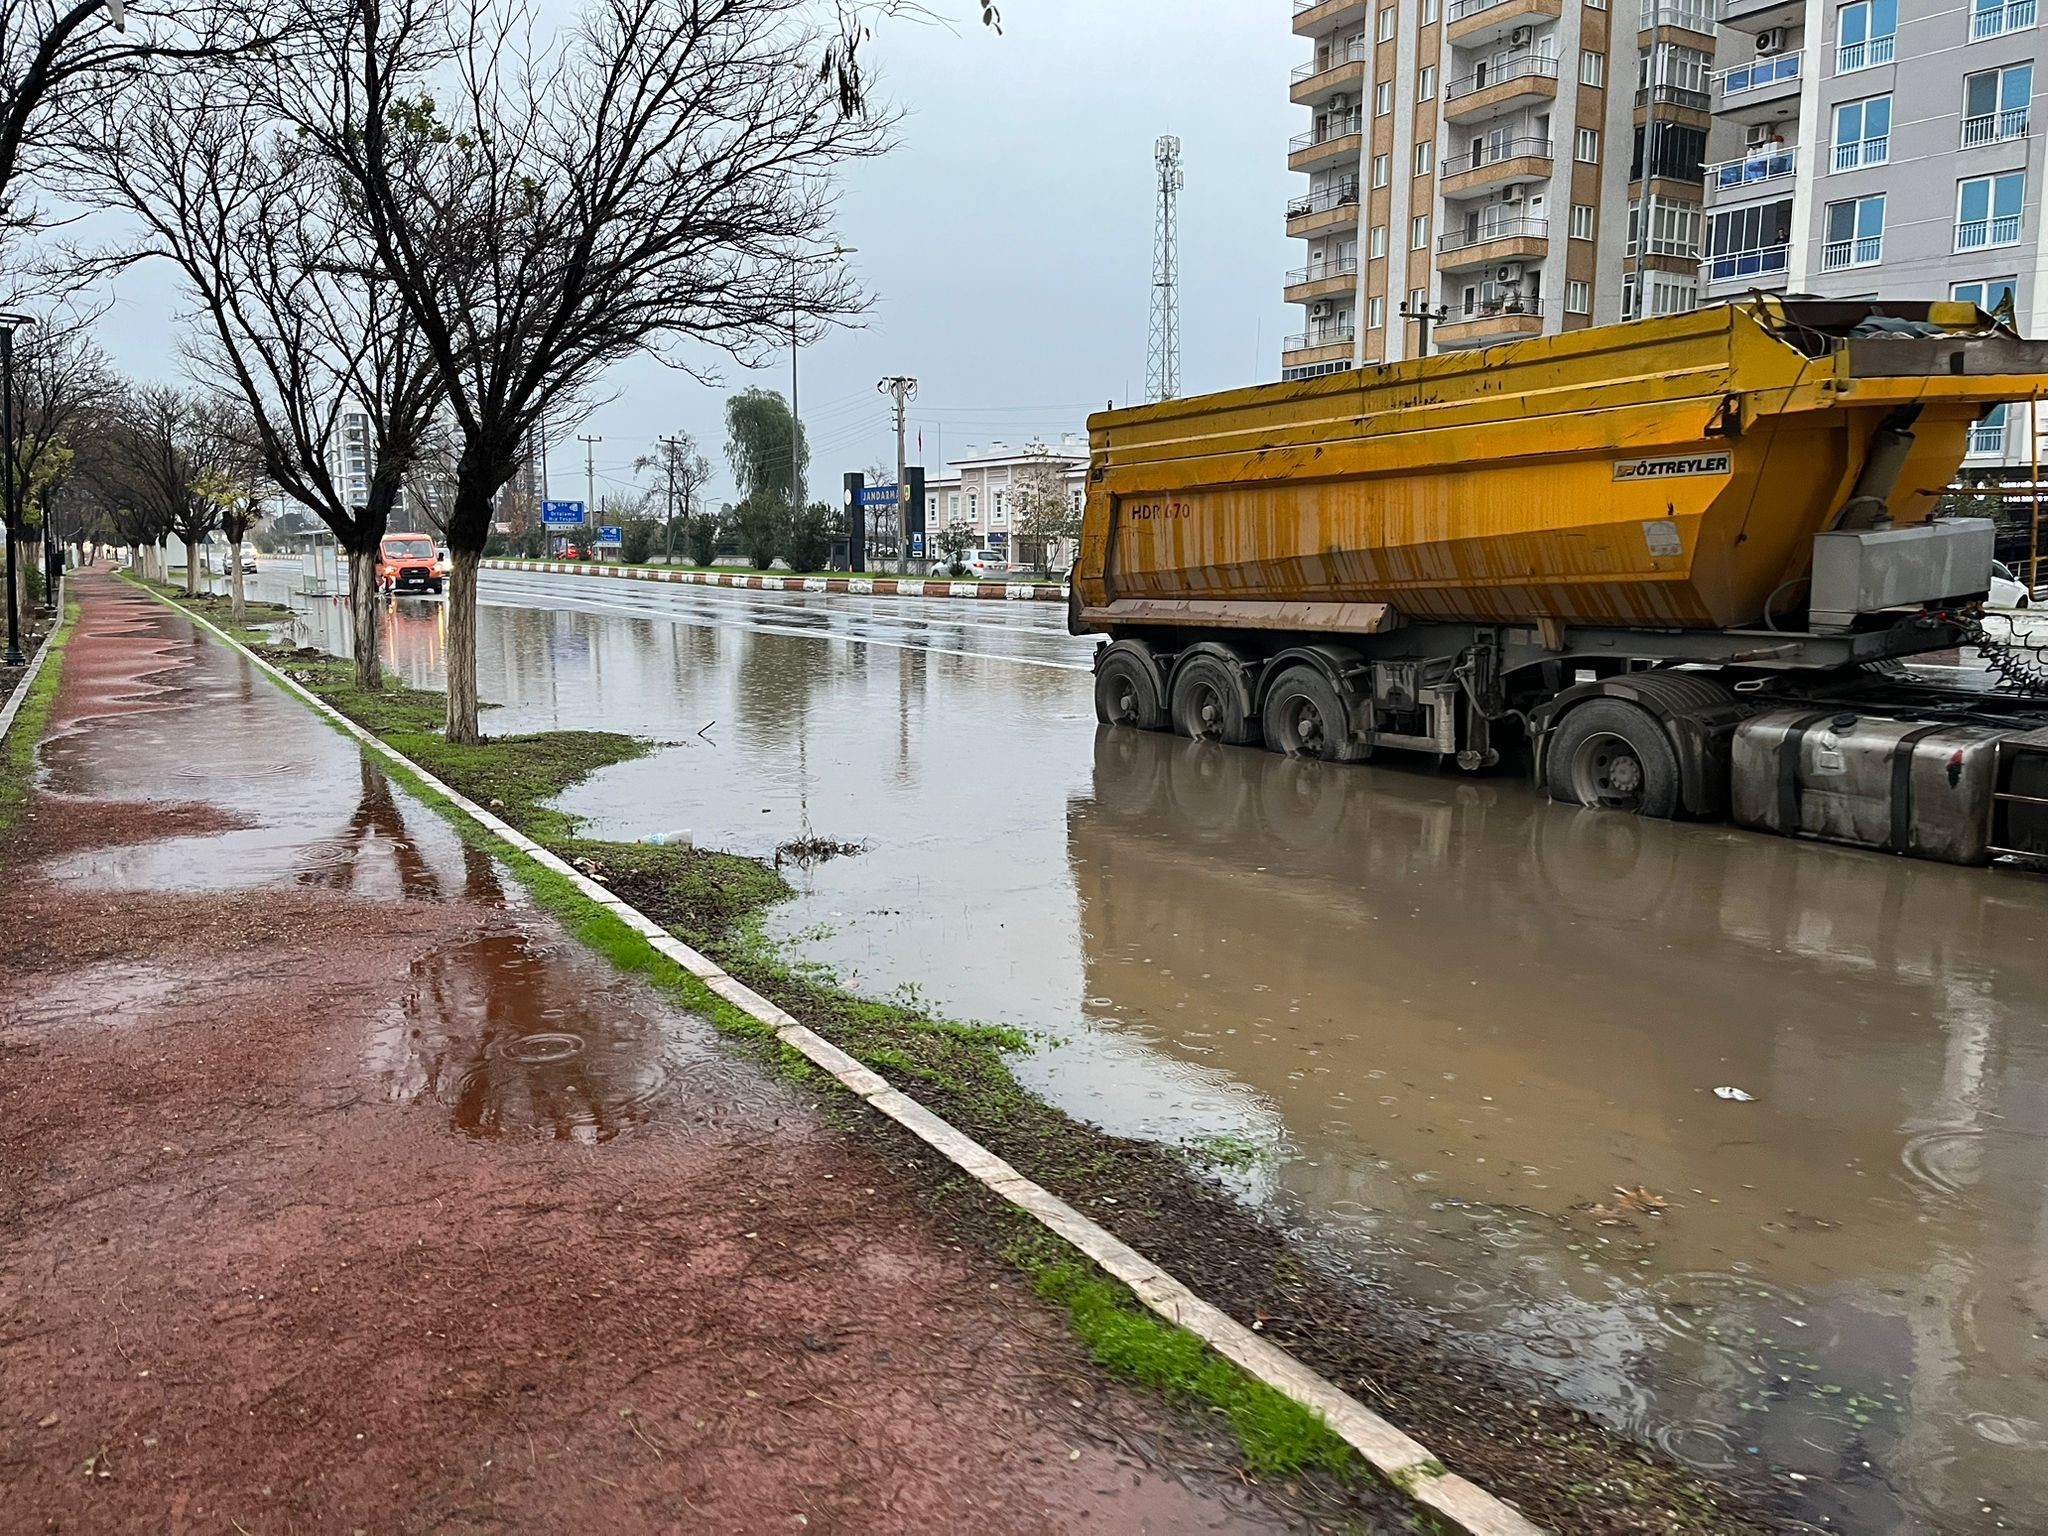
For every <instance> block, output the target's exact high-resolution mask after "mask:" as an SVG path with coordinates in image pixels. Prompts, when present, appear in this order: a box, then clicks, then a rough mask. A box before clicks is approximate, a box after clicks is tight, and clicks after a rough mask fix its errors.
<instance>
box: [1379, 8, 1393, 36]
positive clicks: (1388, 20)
mask: <svg viewBox="0 0 2048 1536" xmlns="http://www.w3.org/2000/svg"><path fill="white" fill-rule="evenodd" d="M1395 20H1396V13H1395V11H1394V8H1393V7H1392V6H1391V5H1389V6H1384V7H1382V8H1381V10H1380V31H1379V40H1380V41H1381V42H1383V43H1387V42H1392V41H1393V39H1394V22H1395Z"/></svg>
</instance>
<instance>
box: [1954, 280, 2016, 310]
mask: <svg viewBox="0 0 2048 1536" xmlns="http://www.w3.org/2000/svg"><path fill="white" fill-rule="evenodd" d="M2019 283H2020V280H2019V279H2018V278H2016V277H1987V278H1985V279H1984V280H1983V281H1982V282H1981V283H1957V284H1956V285H1955V286H1954V287H1952V288H1950V289H1949V291H1948V296H1949V297H1950V298H1952V299H1958V300H1960V301H1961V302H1963V303H1965V304H1974V305H1976V306H1977V307H1978V308H1979V309H1981V310H1983V311H1984V313H1985V314H1987V315H1989V314H1994V313H1996V312H1997V310H1998V307H1999V306H2000V305H2001V304H2008V305H2012V306H2014V308H2015V309H2016V308H2017V307H2018V304H2019Z"/></svg>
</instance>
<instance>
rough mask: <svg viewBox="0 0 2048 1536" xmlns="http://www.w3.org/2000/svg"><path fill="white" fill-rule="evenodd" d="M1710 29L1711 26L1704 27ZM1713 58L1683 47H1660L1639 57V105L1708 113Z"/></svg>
mask: <svg viewBox="0 0 2048 1536" xmlns="http://www.w3.org/2000/svg"><path fill="white" fill-rule="evenodd" d="M1703 25H1705V26H1707V27H1709V28H1711V26H1712V23H1710V22H1709V23H1703ZM1713 74H1714V59H1713V55H1712V54H1709V53H1706V52H1704V51H1703V50H1701V49H1698V48H1688V47H1686V46H1684V45H1683V44H1682V43H1659V44H1657V46H1656V47H1655V48H1652V49H1649V50H1647V51H1645V52H1643V53H1641V54H1639V55H1637V57H1636V90H1637V92H1638V93H1639V94H1638V96H1637V98H1636V101H1637V104H1638V105H1642V104H1643V103H1645V102H1647V101H1650V100H1652V99H1654V100H1657V101H1661V102H1668V103H1671V104H1673V105H1675V106H1681V107H1690V108H1693V109H1694V110H1696V111H1700V112H1704V111H1706V109H1707V107H1708V105H1709V103H1710V102H1711V100H1712V98H1711V97H1710V96H1709V94H1708V86H1709V85H1710V83H1711V82H1712V79H1713Z"/></svg>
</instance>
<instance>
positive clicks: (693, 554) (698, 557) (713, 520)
mask: <svg viewBox="0 0 2048 1536" xmlns="http://www.w3.org/2000/svg"><path fill="white" fill-rule="evenodd" d="M683 555H684V558H685V559H687V560H688V561H689V562H690V564H692V565H709V564H711V563H712V561H713V560H715V559H717V558H718V517H717V515H716V514H715V513H711V512H699V513H697V514H696V516H694V517H686V518H684V519H683Z"/></svg>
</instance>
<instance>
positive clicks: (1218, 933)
mask: <svg viewBox="0 0 2048 1536" xmlns="http://www.w3.org/2000/svg"><path fill="white" fill-rule="evenodd" d="M298 579H299V576H298V572H297V571H296V569H295V568H290V567H285V568H278V567H272V568H270V569H269V570H268V571H267V572H266V575H265V576H264V577H263V578H261V579H260V581H259V583H258V585H259V586H260V587H267V588H268V589H269V590H270V592H273V593H281V592H283V591H284V590H285V588H286V587H287V586H290V585H292V584H294V583H295V582H296V581H297V580H298ZM482 590H483V602H484V609H483V615H482V642H483V643H482V649H481V659H480V678H481V687H482V692H483V695H484V697H485V698H486V699H487V700H492V701H495V702H497V703H499V704H501V705H502V706H503V708H502V709H500V710H498V711H494V712H493V713H492V715H491V718H490V728H492V729H500V730H518V729H527V728H533V729H545V728H549V727H557V726H560V727H603V728H610V729H618V730H629V731H635V732H640V733H643V734H646V735H650V736H653V737H656V738H658V739H660V740H662V741H665V742H668V743H672V745H670V746H668V747H666V748H665V749H664V750H662V751H660V752H658V753H656V754H654V755H652V756H650V757H648V758H644V759H642V760H640V761H638V762H634V763H628V764H623V765H621V766H619V767H617V768H614V769H610V770H607V771H606V772H604V773H603V774H601V775H599V776H598V777H597V778H595V779H594V780H592V781H591V782H589V783H587V784H585V785H584V786H582V787H580V788H579V789H578V790H576V791H574V792H573V793H572V794H571V795H570V796H569V797H568V799H567V801H566V802H565V803H566V804H567V805H568V807H569V808H570V809H572V810H574V811H577V812H578V813H580V814H583V815H585V816H588V817H590V818H591V821H592V826H593V830H594V831H596V832H597V833H599V834H600V835H607V836H619V837H634V836H641V835H645V834H648V833H652V832H657V831H669V830H675V829H681V828H688V829H689V830H691V831H692V832H693V833H694V835H695V836H696V838H697V839H698V841H699V842H701V843H703V844H706V845H709V846H721V847H731V848H735V849H738V850H740V851H743V852H750V853H757V854H765V853H768V852H770V851H771V850H772V849H773V848H774V846H775V845H776V844H777V843H779V842H781V841H784V840H786V839H788V838H790V837H793V836H796V835H799V834H800V833H801V832H802V831H804V830H806V829H809V830H812V831H816V832H818V833H821V834H824V835H826V836H829V837H834V838H841V839H846V840H852V841H862V840H864V841H866V842H867V843H868V844H869V851H868V852H867V853H865V854H863V855H861V856H860V857H858V858H852V859H844V860H839V861H835V862H833V863H830V864H827V865H824V866H822V867H820V868H818V869H816V870H814V871H812V872H811V873H810V874H809V875H808V876H807V877H804V879H805V882H806V884H805V890H804V892H803V894H802V895H801V896H800V898H799V899H798V900H797V901H795V902H793V903H790V904H789V905H788V906H786V907H784V908H782V909H780V910H779V911H778V912H777V914H776V916H775V927H776V929H777V931H778V932H780V933H782V934H784V935H785V936H790V937H793V938H794V939H795V940H796V941H797V944H798V947H799V948H800V949H801V950H802V951H803V952H804V953H805V954H807V955H808V956H810V957H812V958H815V959H817V960H819V961H821V962H822V963H825V964H827V965H830V966H831V967H833V968H834V970H835V971H836V972H837V973H838V974H839V975H841V976H842V977H843V978H844V979H846V980H847V981H848V982H849V983H850V984H852V985H855V986H857V987H859V988H861V989H863V990H866V991H869V992H874V993H884V992H890V991H894V990H897V989H899V988H905V987H908V988H914V989H916V991H917V992H918V993H919V994H920V995H921V996H922V997H924V998H926V999H927V1000H929V1001H930V1002H931V1003H932V1004H934V1005H935V1006H937V1007H939V1008H942V1009H944V1010H947V1011H949V1012H952V1013H954V1014H957V1015H960V1016H970V1017H977V1018H985V1019H992V1020H1000V1021H1002V1022H1006V1023H1011V1024H1016V1025H1019V1026H1021V1027H1024V1028H1026V1029H1028V1030H1031V1031H1033V1032H1035V1033H1036V1034H1038V1035H1040V1036H1041V1037H1042V1038H1043V1040H1044V1041H1045V1044H1044V1045H1043V1046H1042V1047H1041V1048H1040V1049H1039V1050H1038V1051H1036V1052H1035V1053H1034V1054H1033V1055H1031V1056H1030V1057H1028V1058H1026V1059H1025V1060H1024V1061H1023V1062H1022V1063H1021V1064H1020V1072H1021V1075H1023V1076H1024V1077H1025V1078H1026V1079H1027V1081H1029V1082H1031V1083H1032V1084H1033V1085H1034V1086H1036V1087H1038V1088H1039V1089H1040V1090H1041V1091H1043V1092H1045V1093H1047V1094H1048V1095H1050V1096H1051V1097H1053V1098H1054V1099H1056V1100H1057V1101H1058V1102H1060V1103H1062V1104H1064V1105H1065V1106H1067V1107H1068V1108H1069V1109H1071V1110H1073V1111H1074V1112H1076V1113H1079V1114H1082V1115H1085V1116H1088V1117H1090V1118H1093V1119H1095V1120H1097V1121H1099V1122H1101V1123H1103V1124H1106V1125H1108V1126H1110V1127H1112V1128H1114V1129H1117V1130H1121V1131H1126V1132H1131V1133H1136V1134H1144V1135H1150V1136H1156V1137H1161V1138H1165V1139H1170V1140H1176V1141H1187V1140H1199V1139H1201V1138H1205V1137H1214V1136H1218V1135H1227V1136H1230V1137H1232V1138H1235V1139H1237V1140H1239V1141H1241V1142H1243V1143H1248V1144H1250V1145H1252V1146H1255V1147H1257V1148H1259V1149H1260V1152H1261V1156H1260V1157H1259V1159H1258V1161H1257V1162H1256V1164H1255V1166H1253V1167H1252V1168H1251V1169H1249V1170H1248V1171H1246V1172H1245V1173H1243V1174H1241V1175H1239V1179H1240V1182H1241V1183H1242V1184H1243V1186H1244V1188H1245V1189H1246V1191H1247V1193H1249V1194H1251V1195H1254V1196H1256V1197H1260V1198H1265V1199H1269V1200H1271V1201H1273V1202H1274V1203H1275V1204H1276V1205H1277V1206H1278V1207H1279V1208H1280V1209H1282V1210H1283V1211H1284V1212H1286V1213H1287V1214H1288V1216H1289V1217H1290V1219H1293V1220H1295V1221H1297V1222H1298V1223H1299V1224H1300V1225H1301V1227H1302V1229H1303V1230H1304V1232H1305V1233H1307V1234H1308V1235H1309V1237H1310V1239H1311V1240H1312V1241H1315V1242H1317V1243H1320V1244H1322V1245H1324V1246H1325V1247H1326V1248H1327V1249H1328V1250H1329V1251H1330V1252H1331V1253H1332V1254H1333V1255H1335V1256H1337V1257H1340V1258H1341V1259H1343V1260H1344V1261H1346V1262H1350V1263H1354V1264H1357V1265H1359V1266H1360V1267H1361V1268H1362V1269H1364V1270H1366V1271H1368V1272H1370V1273H1372V1274H1374V1275H1376V1276H1379V1277H1382V1278H1384V1279H1385V1280H1387V1281H1388V1282H1389V1284H1391V1285H1392V1286H1393V1287H1394V1289H1395V1290H1396V1291H1397V1292H1398V1293H1399V1294H1401V1295H1404V1296H1406V1297H1408V1298H1409V1299H1411V1300H1412V1301H1413V1302H1414V1304H1415V1305H1416V1306H1417V1307H1419V1308H1421V1309H1422V1310H1424V1311H1426V1312H1427V1313H1428V1314H1430V1315H1431V1316H1432V1317H1434V1318H1437V1319H1439V1320H1441V1322H1442V1323H1443V1324H1444V1325H1445V1326H1448V1327H1452V1328H1455V1329H1458V1330H1460V1331H1462V1332H1464V1333H1465V1334H1467V1335H1468V1336H1470V1337H1471V1338H1472V1339H1473V1340H1474V1342H1475V1343H1476V1344H1477V1345H1478V1346H1479V1347H1481V1348H1482V1349H1484V1350H1486V1351H1487V1352H1489V1353H1491V1354H1494V1355H1496V1356H1498V1357H1500V1358H1503V1359H1505V1360H1507V1361H1509V1362H1511V1363H1513V1364H1515V1365H1517V1366H1519V1367H1523V1368H1525V1369H1527V1370H1529V1371H1530V1372H1532V1373H1534V1374H1536V1375H1538V1376H1539V1377H1541V1378H1542V1379H1544V1380H1545V1381H1547V1382H1549V1383H1550V1384H1551V1386H1552V1387H1553V1388H1554V1389H1555V1390H1557V1391H1559V1392H1561V1393H1563V1394H1565V1395H1566V1396H1568V1397H1570V1398H1571V1399H1572V1400H1574V1401H1577V1402H1579V1403H1581V1404H1583V1405H1585V1406H1586V1407H1588V1408H1589V1409H1591V1410H1593V1411H1595V1412H1597V1413H1599V1414H1601V1415H1602V1416H1603V1417H1605V1418H1607V1419H1609V1420H1610V1421H1612V1422H1615V1423H1619V1424H1622V1425H1624V1426H1626V1427H1628V1428H1629V1429H1631V1430H1633V1431H1634V1432H1636V1433H1638V1434H1640V1435H1642V1436H1644V1437H1646V1438H1648V1439H1652V1440H1655V1441H1657V1442H1658V1443H1660V1444H1662V1445H1664V1446H1666V1447H1667V1448H1668V1449H1670V1450H1672V1451H1673V1452H1675V1453H1677V1454H1679V1455H1680V1456H1683V1457H1685V1458H1687V1459H1689V1460H1691V1461H1693V1462H1695V1463H1696V1464H1699V1465H1702V1466H1706V1467H1740V1468H1744V1469H1746V1470H1751V1471H1757V1470H1761V1471H1762V1474H1763V1475H1766V1476H1769V1477H1771V1478H1773V1479H1774V1480H1776V1481H1778V1482H1779V1483H1780V1484H1781V1485H1784V1486H1786V1487H1788V1488H1790V1489H1791V1490H1792V1491H1793V1493H1794V1494H1795V1496H1796V1497H1797V1498H1798V1499H1799V1500H1800V1501H1802V1507H1803V1508H1804V1509H1805V1510H1806V1512H1807V1517H1808V1518H1809V1519H1811V1520H1813V1521H1814V1522H1816V1523H1817V1524H1822V1525H1824V1526H1826V1527H1829V1528H1836V1529H1845V1530H1854V1531H1870V1532H1878V1531H1886V1532H1889V1531H1908V1530H1913V1531H1917V1530H1942V1531H1970V1532H1974V1531H1980V1530H1981V1531H1992V1530H2001V1529H2003V1530H2036V1529H2042V1528H2048V1473H2044V1471H2043V1470H2042V1466H2043V1462H2044V1460H2048V1458H2044V1457H2043V1455H2042V1452H2043V1450H2044V1449H2048V1348H2044V1341H2043V1338H2042V1335H2043V1332H2044V1329H2048V1199H2044V1191H2048V1179H2044V1177H2043V1175H2044V1172H2048V1036H2044V1035H2043V1033H2042V1030H2041V1027H2040V1026H2041V1020H2042V1017H2043V1009H2042V1007H2041V1003H2040V999H2041V998H2042V997H2043V996H2044V995H2048V947H2044V946H2043V945H2042V944H2041V943H2040V935H2041V933H2042V931H2043V929H2044V926H2048V881H2042V880H2040V879H2038V878H2036V877H2032V876H2027V875H2020V874H2012V873H2006V872H1998V871H1988V872H1987V871H1978V870H1960V869H1953V868H1949V867H1946V866H1941V865H1934V864H1926V863H1916V862H1912V861H1904V860H1897V859H1892V858H1887V857H1884V856H1880V855H1875V854H1865V853H1860V852H1855V851H1850V850H1842V849H1833V848H1827V847H1821V846H1816V845H1810V844H1794V843H1790V842H1785V841H1781V840H1777V839H1773V838H1768V837H1762V836H1758V835H1755V834H1751V833H1747V832H1742V831H1738V830H1736V829H1733V828H1728V827H1720V826H1689V825H1672V824H1658V823H1648V822H1639V821H1635V820H1632V819H1629V818H1623V817H1617V816H1611V815H1601V814H1597V813H1588V812H1580V811H1574V810H1567V809H1565V808H1563V807H1558V806H1552V805H1549V804H1546V803H1545V802H1544V801H1543V800H1542V799H1541V798H1540V797H1538V796H1537V795H1535V794H1533V793H1532V792H1531V791H1530V790H1529V789H1528V787H1527V786H1526V785H1524V784H1522V783H1520V782H1518V781H1515V780H1512V779H1504V778H1483V779H1474V778H1468V777H1465V776H1462V775H1459V774H1456V773H1455V772H1444V773H1440V772H1438V771H1436V770H1434V769H1432V768H1425V767H1420V766H1414V765H1407V766H1399V765H1394V764H1391V763H1385V764H1376V765H1373V766H1370V767H1359V768H1344V767H1325V766H1324V765H1318V764H1300V763H1292V762H1287V761H1284V760H1282V759H1278V758H1275V757H1273V756H1271V755H1269V754H1265V753H1260V752H1254V751H1239V750H1233V749H1224V748H1213V747H1208V746H1204V745H1198V744H1194V743H1184V742H1179V741H1176V740H1174V739H1172V738H1165V737H1152V736H1139V735H1132V734H1129V733H1119V732H1099V731H1098V729H1097V727H1096V725H1095V722H1094V718H1093V713H1092V708H1091V703H1090V696H1089V677H1088V670H1087V668H1088V652H1089V648H1090V644H1091V643H1090V642H1088V641H1083V640H1076V639H1073V638H1071V637H1069V636H1068V635H1066V634H1065V632H1064V615H1063V613H1062V612H1061V610H1060V607H1059V605H1056V604H1046V605H1043V606H1042V607H1041V606H1037V605H1030V604H1022V603H1003V604H996V603H992V602H967V601H961V600H942V599H934V600H916V599H870V600H861V599H848V598H831V597H825V596H806V595H803V594H793V593H792V594H774V593H750V592H729V591H723V590H718V589H699V588H689V587H669V586H659V587H657V586H653V585H647V586H641V585H639V584H629V583H624V582H617V583H614V582H604V583H597V582H593V581H591V580H590V579H589V578H579V577H546V576H538V575H533V574H530V573H516V574H514V573H497V572H490V573H486V576H485V580H484V585H483V589H482ZM266 595H267V594H266ZM292 601H293V603H294V606H295V607H296V608H298V609H300V610H301V611H302V613H303V615H304V616H303V618H302V619H301V621H300V623H299V631H300V634H301V637H302V638H306V639H308V640H310V641H312V642H314V643H321V644H327V645H330V646H336V647H338V646H340V645H341V644H343V643H345V635H344V634H343V633H342V616H341V612H340V605H339V603H338V602H336V601H334V600H333V599H331V598H326V597H311V598H308V597H294V598H293V599H292ZM389 611H390V616H391V630H390V635H391V656H392V664H393V666H394V667H395V669H396V670H398V671H399V672H400V673H402V674H404V675H406V676H407V677H409V678H410V679H412V680H414V681H417V682H421V683H428V684H432V683H435V682H437V681H438V678H439V667H440V660H441V645H442V635H443V629H442V616H441V615H442V610H441V608H440V606H439V605H438V604H437V603H434V602H431V601H413V600H402V601H399V602H396V603H394V604H393V605H391V608H390V610H389ZM1717 1087H1738V1088H1741V1089H1742V1090H1743V1091H1744V1092H1746V1093H1748V1094H1751V1095H1753V1100H1752V1101H1751V1102H1740V1101H1730V1100H1726V1099H1722V1098H1719V1097H1717V1096H1716V1095H1715V1093H1714V1089H1715V1088H1717Z"/></svg>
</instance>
